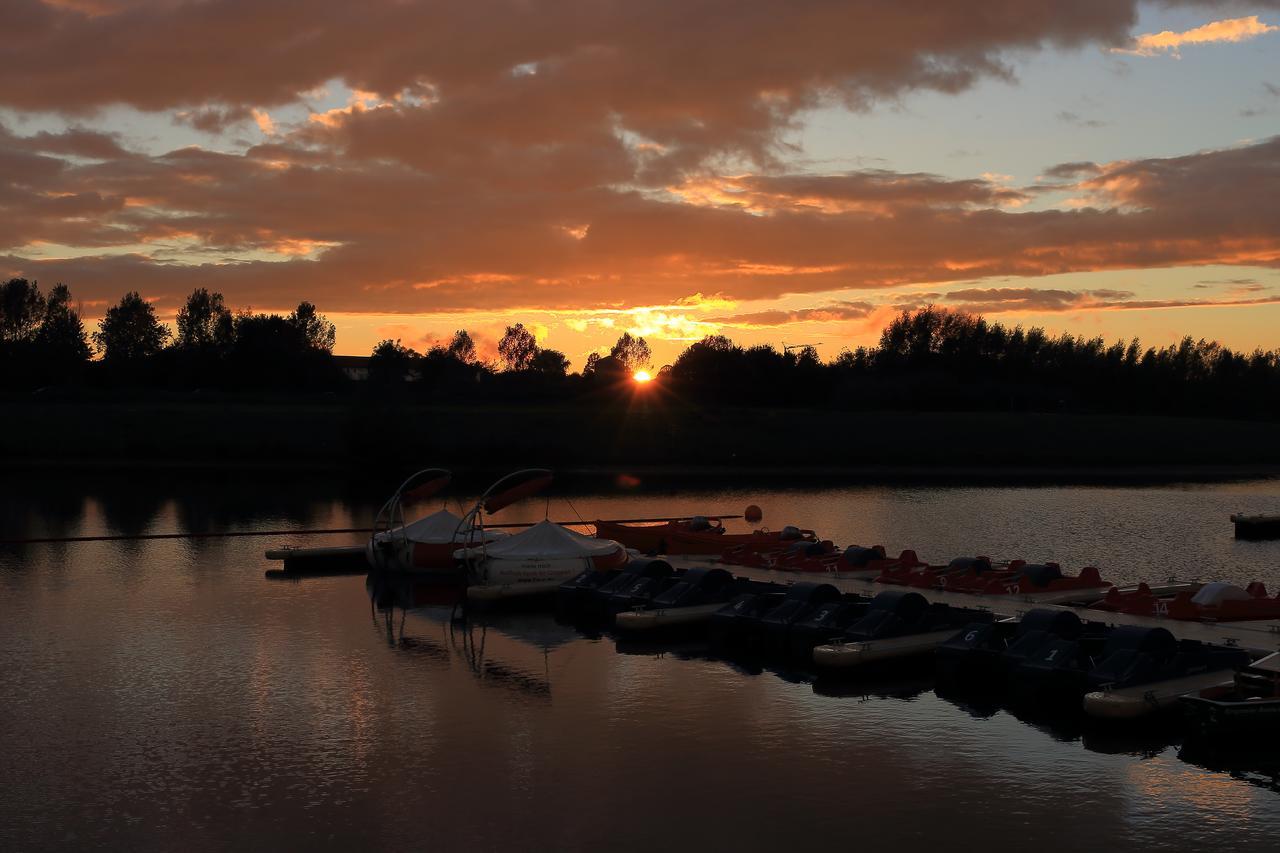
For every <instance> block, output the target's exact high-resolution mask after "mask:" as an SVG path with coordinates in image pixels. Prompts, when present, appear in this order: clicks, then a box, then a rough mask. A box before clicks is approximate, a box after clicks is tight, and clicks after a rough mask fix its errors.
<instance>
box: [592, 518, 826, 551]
mask: <svg viewBox="0 0 1280 853" xmlns="http://www.w3.org/2000/svg"><path fill="white" fill-rule="evenodd" d="M595 528H596V536H597V537H598V538H601V539H612V540H613V541H614V542H621V543H622V544H623V545H625V546H626V547H628V548H634V549H635V550H637V551H641V552H643V553H646V554H723V553H724V552H725V551H727V550H730V549H737V548H742V549H745V550H747V551H758V550H764V549H769V548H778V547H781V546H784V545H786V544H787V543H790V542H804V541H808V542H813V541H815V540H816V538H817V537H816V536H815V534H814V532H813V531H812V530H801V529H799V528H797V527H784V528H783V529H782V530H775V531H764V530H755V531H752V532H751V533H725V532H724V527H723V526H722V525H721V523H720V519H718V518H707V517H705V516H694V517H692V518H687V519H681V520H680V521H668V522H665V523H662V524H620V523H618V522H616V521H597V522H595Z"/></svg>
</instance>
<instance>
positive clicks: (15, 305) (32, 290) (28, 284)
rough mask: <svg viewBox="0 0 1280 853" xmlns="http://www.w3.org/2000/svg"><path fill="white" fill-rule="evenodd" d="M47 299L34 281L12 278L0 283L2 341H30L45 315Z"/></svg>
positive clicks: (0, 341) (0, 330)
mask: <svg viewBox="0 0 1280 853" xmlns="http://www.w3.org/2000/svg"><path fill="white" fill-rule="evenodd" d="M44 308H45V301H44V297H43V296H41V295H40V288H39V287H38V286H37V285H36V283H35V282H34V281H27V280H26V279H25V278H11V279H9V280H8V281H6V282H5V283H4V284H3V285H0V343H6V344H13V343H19V342H23V341H30V340H31V339H32V338H34V337H35V333H36V328H37V327H38V326H39V325H40V321H41V320H42V319H43V317H44Z"/></svg>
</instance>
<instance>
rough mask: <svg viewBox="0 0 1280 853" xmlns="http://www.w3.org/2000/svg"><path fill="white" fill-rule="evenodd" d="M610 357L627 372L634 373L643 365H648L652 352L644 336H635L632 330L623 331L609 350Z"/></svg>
mask: <svg viewBox="0 0 1280 853" xmlns="http://www.w3.org/2000/svg"><path fill="white" fill-rule="evenodd" d="M609 357H610V358H612V359H614V360H615V361H617V362H618V364H619V366H620V367H621V368H622V370H623V371H624V372H626V373H633V372H635V371H637V370H639V369H640V368H642V367H648V366H649V362H650V359H651V358H652V353H650V352H649V344H648V342H647V341H646V340H645V339H644V338H640V337H633V336H632V335H631V333H630V332H623V333H622V336H621V337H620V338H618V342H617V343H615V344H614V345H613V349H611V350H610V351H609Z"/></svg>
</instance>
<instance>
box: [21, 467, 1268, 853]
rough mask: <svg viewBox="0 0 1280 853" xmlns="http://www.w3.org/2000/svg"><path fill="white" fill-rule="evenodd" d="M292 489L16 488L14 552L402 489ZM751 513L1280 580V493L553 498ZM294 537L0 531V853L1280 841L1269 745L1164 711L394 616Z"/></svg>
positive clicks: (890, 536) (269, 515)
mask: <svg viewBox="0 0 1280 853" xmlns="http://www.w3.org/2000/svg"><path fill="white" fill-rule="evenodd" d="M280 479H281V478H279V477H277V478H275V480H274V481H273V482H268V481H258V480H254V479H252V478H249V479H245V480H240V479H222V480H218V481H216V482H206V481H201V480H196V481H190V480H187V479H184V478H177V477H175V478H172V479H167V480H147V481H142V482H130V481H126V480H120V479H110V480H100V479H96V478H95V479H93V480H92V481H86V482H85V483H81V484H68V483H65V482H58V483H47V482H43V483H42V482H36V481H32V480H26V481H23V480H12V479H10V480H8V481H6V482H4V483H3V487H4V488H3V495H4V496H3V497H2V498H0V510H2V511H3V515H2V516H0V518H2V520H3V524H2V525H0V538H3V537H14V536H40V535H82V534H91V533H100V532H134V533H136V532H143V531H166V530H176V529H186V530H224V529H274V528H280V527H299V526H346V525H351V524H355V525H359V524H362V523H365V522H367V521H368V519H369V517H370V516H371V513H372V508H373V505H374V504H375V503H376V499H377V497H378V495H377V494H376V493H374V492H372V491H370V490H361V489H351V490H346V489H343V490H337V491H335V490H333V489H332V488H330V487H328V486H325V485H323V484H316V483H302V482H298V483H284V484H281V483H280V482H279V481H280ZM748 502H755V503H758V504H760V505H761V506H763V507H764V509H765V512H766V519H765V521H766V523H767V524H772V525H773V526H781V525H782V524H785V523H803V524H804V525H805V526H811V527H815V528H817V529H818V530H819V532H820V533H822V534H823V535H825V536H827V537H830V538H832V539H835V540H836V541H837V542H840V543H841V544H847V543H851V542H859V543H862V544H876V543H882V544H884V545H885V546H886V547H888V548H889V549H890V550H891V551H896V550H898V549H901V548H904V547H913V548H915V549H916V550H917V551H918V552H919V553H920V555H921V556H922V557H924V558H926V559H932V560H943V559H946V558H949V557H951V556H955V555H960V554H971V553H985V554H989V555H991V556H994V557H1026V558H1028V559H1037V560H1043V559H1055V560H1058V561H1060V562H1062V563H1063V564H1064V566H1067V567H1070V568H1075V567H1078V566H1080V565H1082V564H1084V563H1090V562H1092V563H1096V564H1098V565H1100V566H1101V567H1102V568H1103V570H1104V575H1106V576H1107V577H1110V578H1111V579H1114V580H1118V581H1130V580H1137V579H1140V578H1159V577H1165V576H1168V575H1177V576H1180V577H1191V576H1199V577H1202V578H1225V579H1230V580H1234V581H1237V582H1244V581H1248V580H1252V579H1255V578H1258V579H1262V580H1265V581H1267V583H1268V585H1269V586H1272V587H1274V586H1277V585H1280V542H1273V543H1244V542H1236V541H1235V540H1233V539H1232V538H1231V527H1230V524H1229V523H1228V521H1227V516H1228V515H1229V514H1230V513H1231V512H1234V511H1240V510H1245V511H1250V510H1252V511H1265V510H1276V509H1280V481H1262V482H1252V483H1231V484H1220V485H1188V486H1159V487H1142V488H1135V487H1124V488H1107V487H1096V486H1089V487H1035V488H1032V487H1010V488H998V487H991V488H941V487H936V486H929V487H915V486H897V485H895V486H866V487H854V488H831V487H823V488H809V489H805V490H784V489H779V488H777V487H776V486H771V487H768V488H764V489H738V488H735V489H733V490H723V491H703V492H700V493H695V492H688V491H685V492H668V493H654V492H648V493H641V494H635V493H631V494H625V495H624V494H600V493H596V494H585V493H583V494H574V495H572V505H570V504H569V503H567V502H565V501H561V500H556V501H552V503H551V504H550V507H549V511H550V513H551V515H552V517H555V518H560V519H564V518H573V517H575V514H581V516H583V517H585V518H591V517H595V516H615V517H616V516H632V515H643V514H646V513H655V514H676V513H682V512H689V511H713V512H714V511H720V512H727V511H740V510H741V507H742V506H744V505H745V504H746V503H748ZM544 511H547V507H546V505H544V504H542V503H537V504H534V505H526V506H522V507H517V508H513V509H512V510H509V511H508V512H510V514H511V516H512V520H518V519H519V518H520V517H525V518H537V517H541V516H542V514H543V512H544ZM355 539H356V537H343V536H335V537H327V538H315V539H309V540H306V541H307V542H308V543H313V544H321V542H322V541H328V542H335V543H336V542H343V541H355ZM287 541H289V540H288V539H287V538H268V539H252V538H250V539H223V540H204V541H196V542H192V541H162V542H142V543H85V544H74V545H39V546H23V547H21V548H19V547H14V546H0V804H2V807H0V849H3V850H42V849H88V848H113V849H121V848H131V849H140V850H174V849H183V850H188V851H202V850H224V849H266V848H276V849H354V848H356V847H357V846H359V847H361V848H368V849H383V848H395V849H425V848H432V849H441V850H453V849H468V850H491V849H531V850H579V849H623V850H645V851H652V850H655V849H666V848H673V847H694V846H700V847H702V848H703V849H706V850H722V849H735V848H737V849H744V850H747V849H750V850H765V849H767V850H772V851H778V850H788V849H819V848H820V849H834V846H836V845H838V846H839V847H853V846H858V847H862V848H865V849H869V850H875V849H885V848H887V846H888V845H889V844H894V845H897V849H906V850H924V849H938V847H939V845H941V844H954V843H956V842H960V843H961V844H962V846H963V847H964V848H971V847H974V846H976V845H977V844H978V843H983V844H984V845H987V846H989V847H990V848H991V849H994V850H1025V849H1028V848H1031V847H1033V846H1034V847H1035V848H1039V849H1041V850H1068V849H1070V850H1079V849H1085V848H1086V847H1089V846H1094V845H1104V846H1118V847H1119V848H1121V849H1153V850H1154V849H1203V847H1204V846H1205V845H1207V844H1211V843H1217V844H1221V843H1223V842H1226V843H1229V844H1230V845H1231V847H1232V848H1233V849H1239V850H1250V849H1256V850H1264V849H1266V850H1272V849H1274V843H1275V838H1277V837H1280V836H1278V833H1280V760H1276V759H1274V758H1271V757H1269V756H1268V755H1267V754H1266V753H1263V754H1259V755H1256V756H1253V757H1251V758H1248V759H1247V760H1243V761H1241V760H1239V759H1238V758H1236V759H1232V761H1231V763H1229V764H1228V765H1222V764H1221V761H1222V759H1221V758H1220V757H1217V756H1209V757H1204V756H1199V757H1197V756H1192V755H1187V754H1186V753H1185V752H1184V751H1182V750H1181V749H1180V744H1179V743H1178V740H1177V735H1176V732H1169V731H1165V730H1163V729H1161V728H1153V729H1151V730H1149V731H1146V732H1141V733H1138V734H1129V735H1125V736H1115V735H1108V734H1107V733H1106V732H1100V731H1097V730H1089V729H1085V730H1081V728H1080V727H1079V726H1076V725H1073V724H1063V723H1057V724H1053V725H1048V724H1043V723H1041V724H1033V723H1029V722H1024V721H1022V720H1019V719H1017V718H1015V717H1013V716H1011V715H1010V714H1009V713H1007V712H1005V711H1001V710H996V709H990V708H986V709H984V708H971V707H965V706H963V705H960V704H957V703H955V702H952V701H948V700H946V699H943V698H940V697H938V696H936V695H935V694H934V692H933V690H932V685H931V683H930V680H929V678H928V676H927V673H914V674H911V675H909V676H908V677H905V678H903V679H900V680H898V681H896V682H895V681H889V682H885V681H882V682H878V683H865V684H858V683H854V684H850V685H845V686H844V687H843V689H841V690H838V691H830V690H828V689H826V688H825V687H823V686H821V685H820V686H819V687H818V688H817V689H815V686H814V684H812V683H811V682H810V681H809V680H808V679H806V678H805V677H803V676H802V675H798V674H794V673H778V672H774V671H772V670H769V669H767V668H766V669H764V671H762V672H756V671H749V669H750V668H748V667H742V666H731V665H729V664H727V663H725V662H721V661H717V660H714V659H709V658H707V657H706V656H705V655H703V654H701V653H700V651H699V650H698V649H697V648H679V649H675V650H670V651H667V652H665V653H662V654H659V653H656V652H655V653H640V654H637V653H627V654H624V653H621V652H620V651H619V650H618V649H617V648H616V647H615V644H614V642H613V641H612V640H611V639H609V638H607V637H605V638H590V637H585V636H583V635H581V634H580V633H578V632H577V631H575V630H573V629H570V628H566V627H561V626H558V625H556V624H555V623H554V622H553V621H552V620H551V619H550V618H548V617H544V616H541V615H538V614H529V613H524V614H517V613H509V614H505V615H499V614H493V615H490V616H488V617H485V618H484V619H478V620H473V621H472V622H471V623H469V624H467V625H451V624H450V623H449V621H448V618H447V610H446V609H444V608H432V607H423V608H416V609H411V610H409V611H408V612H405V611H403V610H401V609H399V608H396V609H394V610H392V611H379V610H377V609H375V608H373V607H372V606H371V604H370V599H369V596H368V594H367V591H366V584H365V578H363V577H337V578H320V579H308V580H305V581H302V582H297V583H291V582H286V583H280V582H270V581H267V580H265V579H264V578H263V574H262V573H263V570H264V569H265V568H267V567H268V564H267V563H266V562H265V561H264V560H263V558H262V550H263V548H264V547H267V546H268V545H272V544H283V543H284V542H287ZM628 651H634V650H628ZM832 692H835V693H836V694H838V695H830V694H831V693H832ZM1271 754H1272V755H1274V754H1277V753H1275V752H1272V753H1271ZM1205 765H1208V766H1205ZM1224 767H1225V769H1224Z"/></svg>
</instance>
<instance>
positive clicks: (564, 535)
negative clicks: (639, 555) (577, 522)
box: [469, 519, 622, 560]
mask: <svg viewBox="0 0 1280 853" xmlns="http://www.w3.org/2000/svg"><path fill="white" fill-rule="evenodd" d="M621 548H622V546H621V545H619V544H618V543H617V542H614V541H613V540H612V539H596V538H593V537H591V536H583V535H582V534H581V533H574V532H573V531H572V530H569V529H567V528H564V527H561V526H560V525H558V524H556V523H555V522H554V521H548V520H546V519H543V520H542V521H539V522H538V523H537V524H535V525H533V526H532V527H530V528H529V529H528V530H522V531H520V532H519V533H515V534H512V535H511V536H508V537H506V538H505V539H502V540H501V541H499V542H495V543H493V544H491V545H488V546H486V547H485V553H486V554H487V555H488V556H490V557H502V558H505V559H509V560H529V559H547V560H551V559H557V558H565V557H597V556H601V555H604V554H613V553H615V552H617V551H618V550H619V549H621ZM469 550H470V551H471V552H472V553H475V551H476V550H478V549H469Z"/></svg>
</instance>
